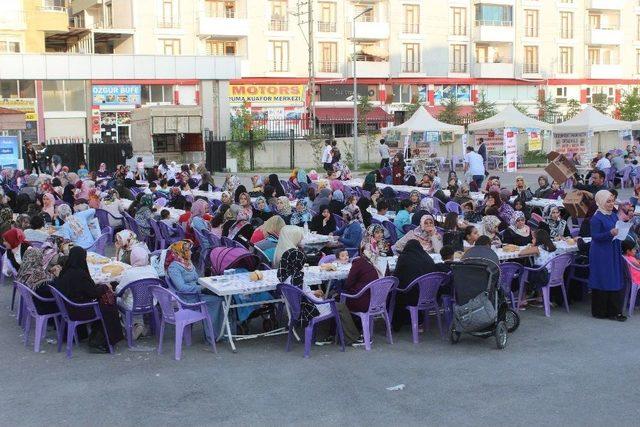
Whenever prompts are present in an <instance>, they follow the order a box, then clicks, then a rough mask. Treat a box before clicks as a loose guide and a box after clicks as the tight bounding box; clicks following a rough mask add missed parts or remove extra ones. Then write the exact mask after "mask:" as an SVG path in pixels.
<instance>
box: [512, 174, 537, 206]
mask: <svg viewBox="0 0 640 427" xmlns="http://www.w3.org/2000/svg"><path fill="white" fill-rule="evenodd" d="M511 195H512V196H515V197H519V198H520V199H522V200H524V201H525V202H528V201H529V200H531V199H533V193H532V192H531V190H530V189H529V187H527V183H526V182H525V181H524V177H523V176H517V177H516V186H515V188H514V189H513V191H512V192H511Z"/></svg>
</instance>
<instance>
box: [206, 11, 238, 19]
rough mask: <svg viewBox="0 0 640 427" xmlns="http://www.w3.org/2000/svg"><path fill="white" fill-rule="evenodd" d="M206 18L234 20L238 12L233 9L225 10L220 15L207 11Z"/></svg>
mask: <svg viewBox="0 0 640 427" xmlns="http://www.w3.org/2000/svg"><path fill="white" fill-rule="evenodd" d="M205 16H206V17H207V18H226V19H234V18H236V11H235V10H233V9H229V10H225V11H224V12H221V13H218V12H213V11H206V12H205Z"/></svg>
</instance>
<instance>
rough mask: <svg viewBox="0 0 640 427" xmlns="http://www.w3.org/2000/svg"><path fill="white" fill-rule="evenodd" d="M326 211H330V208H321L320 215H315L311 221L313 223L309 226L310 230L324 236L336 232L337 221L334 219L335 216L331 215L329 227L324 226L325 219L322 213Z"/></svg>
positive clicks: (328, 222) (324, 206)
mask: <svg viewBox="0 0 640 427" xmlns="http://www.w3.org/2000/svg"><path fill="white" fill-rule="evenodd" d="M325 209H329V206H327V205H322V206H320V209H319V210H318V213H317V214H315V215H314V216H313V218H312V219H311V223H310V224H309V229H310V230H311V231H315V232H317V233H318V234H323V235H325V236H327V235H328V234H329V233H333V232H335V231H336V220H335V218H334V217H333V215H331V216H330V217H329V220H328V221H327V225H324V217H323V216H322V212H324V210H325Z"/></svg>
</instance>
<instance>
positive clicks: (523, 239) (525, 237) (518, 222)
mask: <svg viewBox="0 0 640 427" xmlns="http://www.w3.org/2000/svg"><path fill="white" fill-rule="evenodd" d="M531 240H532V239H531V229H530V228H529V226H528V225H527V220H526V218H525V217H524V214H523V213H522V212H514V213H513V216H512V217H511V225H510V226H509V228H507V229H506V230H505V231H504V239H503V242H504V243H508V244H512V245H516V246H526V245H528V244H530V243H531Z"/></svg>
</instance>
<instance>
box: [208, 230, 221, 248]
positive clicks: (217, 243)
mask: <svg viewBox="0 0 640 427" xmlns="http://www.w3.org/2000/svg"><path fill="white" fill-rule="evenodd" d="M207 237H209V243H211V248H212V249H213V248H219V247H221V246H222V240H221V239H220V236H218V235H217V234H215V233H214V232H210V233H209V234H208V236H207Z"/></svg>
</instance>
